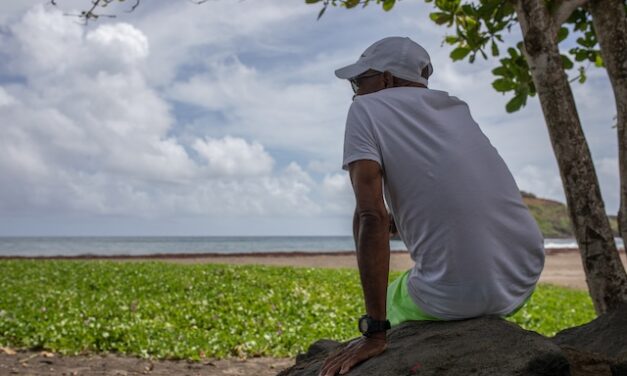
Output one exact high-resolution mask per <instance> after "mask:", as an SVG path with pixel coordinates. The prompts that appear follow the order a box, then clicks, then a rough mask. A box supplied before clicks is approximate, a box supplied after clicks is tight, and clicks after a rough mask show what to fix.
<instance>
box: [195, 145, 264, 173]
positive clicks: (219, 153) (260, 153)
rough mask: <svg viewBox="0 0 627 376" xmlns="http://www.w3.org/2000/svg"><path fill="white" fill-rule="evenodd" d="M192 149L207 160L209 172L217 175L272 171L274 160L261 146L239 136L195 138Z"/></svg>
mask: <svg viewBox="0 0 627 376" xmlns="http://www.w3.org/2000/svg"><path fill="white" fill-rule="evenodd" d="M192 147H193V148H194V150H196V151H197V152H198V154H199V155H200V156H201V157H202V158H203V159H204V160H205V161H206V162H207V167H208V170H209V173H210V174H212V173H216V174H218V175H221V174H224V175H261V174H268V173H270V172H272V165H273V163H274V161H273V160H272V157H271V156H270V155H269V154H268V153H266V151H265V150H264V149H263V146H262V145H261V144H260V143H258V142H254V143H251V144H249V143H248V142H246V140H243V139H241V138H234V137H229V136H226V137H224V138H223V139H213V138H207V139H204V140H202V139H197V140H196V141H195V142H194V144H193V145H192Z"/></svg>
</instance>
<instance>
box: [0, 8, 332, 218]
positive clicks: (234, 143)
mask: <svg viewBox="0 0 627 376" xmlns="http://www.w3.org/2000/svg"><path fill="white" fill-rule="evenodd" d="M9 29H10V30H11V33H10V35H9V37H8V38H7V39H8V40H9V41H10V48H5V49H3V52H4V53H5V54H8V56H9V57H10V61H9V65H10V67H11V70H10V73H11V74H14V75H19V76H23V77H25V78H26V81H25V82H24V83H12V84H8V85H5V86H0V116H1V117H2V119H3V126H2V127H0V187H1V188H0V211H1V212H2V213H13V214H15V213H18V214H26V213H38V212H40V213H57V214H58V215H59V216H63V215H64V213H83V214H91V215H123V216H141V217H164V216H172V215H174V216H176V215H201V216H212V217H220V216H245V215H255V216H262V217H263V216H271V215H291V214H293V213H296V212H297V213H298V215H300V216H305V217H306V216H310V215H312V214H314V213H317V212H319V211H320V208H319V206H318V204H316V203H315V202H313V201H312V199H311V198H310V197H309V195H310V194H311V192H312V190H314V189H315V186H316V184H317V183H316V182H315V181H314V180H312V178H311V177H310V176H309V175H308V173H307V172H306V171H304V170H303V169H302V168H301V167H300V166H299V165H298V164H296V163H291V164H289V165H288V166H287V167H286V168H284V169H282V170H281V171H274V168H273V166H274V163H275V162H274V159H273V157H272V156H271V155H270V154H269V153H268V152H267V151H266V150H265V149H264V146H263V145H262V144H261V143H260V142H258V141H254V140H253V141H247V140H245V139H243V138H241V137H230V136H226V137H196V138H190V139H186V140H185V141H183V140H181V139H178V138H176V137H174V136H171V135H170V132H171V130H172V129H173V127H174V125H175V124H174V121H173V117H172V115H171V108H170V105H169V104H168V103H167V102H166V101H165V100H164V99H163V98H162V97H161V96H160V94H159V92H158V91H157V90H156V89H155V88H154V87H153V86H151V85H150V84H149V83H148V81H147V80H146V78H145V74H144V68H145V67H146V59H147V58H149V56H150V53H151V52H150V48H149V43H148V38H147V37H146V35H145V34H144V33H143V32H142V31H141V30H139V29H137V28H136V27H134V26H131V25H129V24H125V23H111V24H102V25H99V26H97V27H95V28H94V29H92V30H89V29H83V27H82V26H81V25H78V24H76V23H75V20H73V19H71V18H68V17H64V16H63V15H61V13H60V12H59V11H56V10H46V9H44V8H43V7H41V6H37V7H35V8H33V9H32V10H31V11H29V12H28V13H26V14H25V16H24V17H23V18H22V19H21V20H19V21H17V22H16V23H14V24H11V25H10V27H9ZM0 73H2V72H0ZM4 73H6V72H4ZM229 100H230V101H233V98H230V99H229ZM192 151H193V152H192Z"/></svg>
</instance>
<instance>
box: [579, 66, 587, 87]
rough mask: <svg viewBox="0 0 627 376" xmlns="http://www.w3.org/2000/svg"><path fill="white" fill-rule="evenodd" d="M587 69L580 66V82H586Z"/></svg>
mask: <svg viewBox="0 0 627 376" xmlns="http://www.w3.org/2000/svg"><path fill="white" fill-rule="evenodd" d="M586 78H587V77H586V70H585V69H584V67H579V83H580V84H583V83H584V82H586Z"/></svg>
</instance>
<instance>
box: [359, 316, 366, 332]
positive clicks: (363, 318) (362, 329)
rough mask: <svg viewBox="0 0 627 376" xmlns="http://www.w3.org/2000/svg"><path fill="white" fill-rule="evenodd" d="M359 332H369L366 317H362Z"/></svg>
mask: <svg viewBox="0 0 627 376" xmlns="http://www.w3.org/2000/svg"><path fill="white" fill-rule="evenodd" d="M359 331H360V332H362V333H365V332H367V331H368V319H366V318H365V317H362V318H361V319H360V320H359Z"/></svg>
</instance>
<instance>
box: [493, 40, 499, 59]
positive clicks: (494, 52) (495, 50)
mask: <svg viewBox="0 0 627 376" xmlns="http://www.w3.org/2000/svg"><path fill="white" fill-rule="evenodd" d="M492 56H499V47H498V46H497V45H496V43H495V42H494V41H492Z"/></svg>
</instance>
